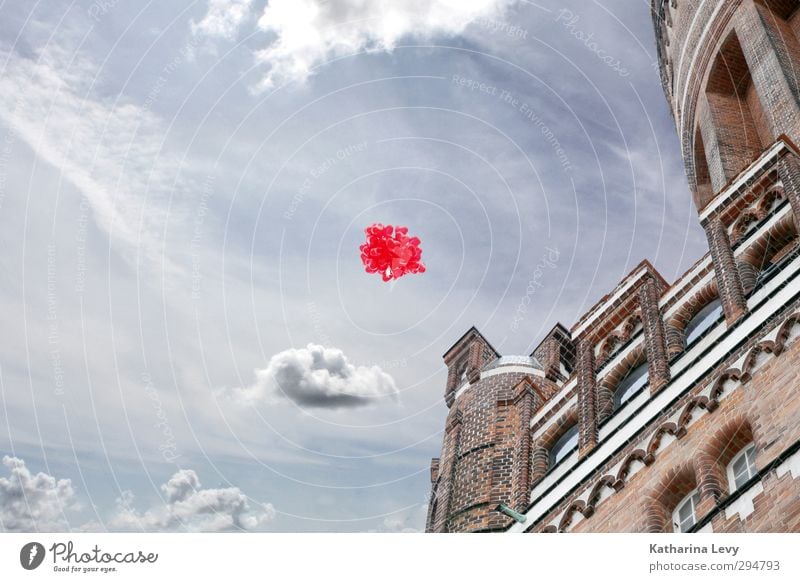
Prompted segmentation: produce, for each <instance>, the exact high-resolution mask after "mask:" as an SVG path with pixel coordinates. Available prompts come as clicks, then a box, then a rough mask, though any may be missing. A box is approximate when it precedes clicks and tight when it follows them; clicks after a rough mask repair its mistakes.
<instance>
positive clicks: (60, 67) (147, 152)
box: [0, 42, 181, 260]
mask: <svg viewBox="0 0 800 582" xmlns="http://www.w3.org/2000/svg"><path fill="white" fill-rule="evenodd" d="M68 44H69V43H64V44H63V45H62V44H58V43H57V42H53V43H49V44H47V45H45V46H44V48H42V49H41V50H39V51H38V53H37V54H35V56H33V57H28V56H22V55H20V54H18V53H16V52H13V51H12V53H11V54H10V55H9V57H8V60H7V61H6V63H5V67H4V68H3V71H2V75H0V121H2V122H4V123H5V124H6V125H7V126H8V127H9V128H10V131H11V132H12V135H14V136H16V137H17V138H19V139H20V141H24V142H25V143H26V144H27V145H28V146H29V147H30V148H31V149H32V150H33V152H34V153H35V154H36V155H37V156H38V157H39V159H41V160H43V161H44V162H46V163H48V164H50V165H52V166H53V167H55V168H57V169H58V170H59V171H60V172H61V175H62V176H63V178H64V179H65V180H66V181H68V182H69V183H71V184H73V185H74V186H75V187H76V188H78V189H79V190H80V191H81V193H82V194H83V195H84V196H85V197H86V200H87V201H88V203H89V204H90V206H91V209H92V214H93V217H94V220H95V222H96V223H97V224H98V226H99V227H100V228H102V229H103V230H104V231H105V232H107V233H108V234H109V236H110V237H112V239H113V240H114V241H115V242H116V243H117V245H116V248H117V250H118V251H121V252H122V254H123V255H124V256H126V257H127V258H129V259H131V260H133V259H135V257H134V252H133V251H135V250H136V249H137V248H138V250H139V251H140V253H141V254H143V255H145V256H147V257H149V258H153V259H160V258H161V253H162V252H163V249H162V245H161V242H160V239H161V233H162V232H163V230H164V224H165V222H166V221H167V220H172V221H174V220H175V219H176V218H178V217H179V216H180V211H179V210H178V209H177V208H175V207H174V206H173V207H172V208H171V209H170V210H169V212H168V211H167V200H168V197H169V195H170V193H171V192H173V191H174V190H176V189H179V188H180V184H181V181H177V186H176V179H175V178H176V174H177V172H178V168H179V165H180V164H179V161H178V159H177V157H175V156H174V155H171V154H170V153H169V152H168V151H167V150H164V149H162V145H163V140H164V127H163V124H162V122H161V120H160V118H158V117H157V116H156V115H154V114H153V113H152V112H151V111H150V109H149V108H150V106H151V105H152V103H154V102H155V101H156V100H157V98H158V93H159V91H160V88H159V86H158V85H156V86H154V89H153V91H152V92H151V94H150V95H148V98H147V99H148V100H147V102H146V103H145V104H144V105H143V106H140V105H135V104H132V103H130V102H128V101H126V100H125V99H124V98H122V97H120V98H119V99H116V100H114V101H112V100H111V99H108V98H102V97H100V96H98V95H96V94H95V93H94V90H93V84H94V83H95V82H97V80H98V77H99V76H100V71H99V70H98V68H97V66H96V65H95V64H94V62H92V61H91V60H90V59H88V58H86V57H85V55H83V54H81V53H80V52H77V51H72V50H70V49H69V48H67V45H68ZM37 195H40V196H43V197H45V198H47V199H48V200H53V201H54V200H55V199H56V195H57V192H56V191H52V192H40V193H37Z"/></svg>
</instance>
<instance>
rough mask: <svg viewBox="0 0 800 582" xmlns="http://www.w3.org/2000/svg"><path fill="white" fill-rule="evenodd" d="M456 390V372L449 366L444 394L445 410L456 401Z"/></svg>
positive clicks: (453, 367)
mask: <svg viewBox="0 0 800 582" xmlns="http://www.w3.org/2000/svg"><path fill="white" fill-rule="evenodd" d="M457 389H458V372H457V370H456V368H455V366H450V368H449V369H448V370H447V387H446V388H445V392H444V402H445V404H447V408H450V407H451V406H453V402H455V400H456V390H457Z"/></svg>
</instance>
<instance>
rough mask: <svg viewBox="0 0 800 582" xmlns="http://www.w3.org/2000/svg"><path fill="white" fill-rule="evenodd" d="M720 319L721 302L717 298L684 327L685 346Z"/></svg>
mask: <svg viewBox="0 0 800 582" xmlns="http://www.w3.org/2000/svg"><path fill="white" fill-rule="evenodd" d="M721 317H722V301H720V300H719V298H717V299H714V301H712V302H711V303H709V304H708V305H706V306H705V307H703V309H701V310H700V311H698V312H697V314H696V315H695V316H694V317H693V318H692V320H691V321H690V322H689V323H688V324H687V325H686V330H685V334H686V345H687V346H689V345H691V344H693V343H694V342H696V341H697V340H698V339H699V338H700V337H701V336H702V335H703V334H704V333H705V332H706V331H707V330H708V329H709V328H710V327H711V326H713V325H714V324H715V323H717V322H718V321H719V320H720V318H721Z"/></svg>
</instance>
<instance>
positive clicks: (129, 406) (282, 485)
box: [0, 0, 706, 531]
mask: <svg viewBox="0 0 800 582" xmlns="http://www.w3.org/2000/svg"><path fill="white" fill-rule="evenodd" d="M0 13H2V17H0V68H2V74H0V222H1V223H2V228H0V240H2V248H3V249H4V252H3V253H2V256H0V294H1V296H2V302H1V303H0V305H2V307H0V313H2V323H3V329H4V333H3V334H2V337H0V343H1V347H0V373H1V375H0V380H1V382H0V400H2V404H3V409H2V419H3V422H2V427H3V430H0V449H2V452H3V454H4V455H6V456H7V457H8V458H7V459H6V460H5V466H4V467H3V468H2V469H0V525H1V526H2V528H3V529H6V530H11V531H14V530H32V529H44V530H48V529H87V530H98V529H99V530H103V529H112V530H117V529H125V530H134V531H136V530H148V531H151V530H152V531H155V530H177V531H183V530H225V529H234V530H235V529H244V530H266V531H354V530H356V531H363V530H370V531H373V530H374V531H402V530H406V529H409V530H412V529H420V528H422V527H423V525H424V514H425V503H426V501H427V495H428V490H429V483H428V464H429V462H430V457H432V456H436V455H437V454H438V452H439V449H440V445H441V430H442V427H443V421H444V417H445V414H446V408H445V406H444V404H443V402H442V394H443V390H444V385H445V376H446V370H445V369H444V367H443V365H442V362H441V354H442V353H444V352H445V351H446V350H447V348H448V347H449V346H450V345H451V344H452V342H454V341H455V340H456V339H458V337H460V336H461V334H463V332H464V331H465V330H466V329H468V328H469V326H471V325H473V324H475V325H477V326H478V327H479V329H480V330H481V331H482V332H483V333H484V334H485V335H486V336H487V337H488V338H489V340H490V341H491V342H493V344H494V345H495V347H497V348H498V349H499V350H500V351H501V352H502V353H504V354H508V355H511V354H527V353H530V352H531V351H532V349H533V348H534V347H535V346H536V344H537V343H538V341H539V340H540V339H541V337H542V336H543V335H544V334H545V333H546V332H547V331H548V330H549V329H550V328H551V327H552V326H553V325H554V324H555V323H556V322H559V321H560V322H562V323H564V324H565V325H567V326H570V325H571V324H572V323H573V322H574V321H575V320H576V319H577V318H578V317H579V316H580V315H581V314H582V313H583V312H584V311H585V310H586V309H587V308H589V307H590V306H591V305H592V304H593V303H594V302H595V301H596V300H597V299H599V298H600V297H601V296H602V295H603V294H604V293H606V292H607V291H609V290H610V289H611V288H613V287H614V285H615V284H616V283H617V282H618V281H619V279H620V278H621V277H623V276H624V275H625V274H626V273H627V272H629V271H630V270H631V269H632V268H633V267H634V266H635V265H636V264H638V263H639V262H640V261H641V260H642V259H644V258H647V259H649V260H650V261H651V262H653V263H654V264H655V266H656V267H657V268H658V269H659V270H660V271H661V273H662V274H663V275H664V276H665V278H666V279H667V280H668V281H672V280H674V279H675V278H676V277H677V276H679V275H680V274H681V273H682V272H683V271H684V270H685V269H687V268H688V267H689V266H690V265H691V264H692V263H693V262H694V261H695V260H696V259H697V258H699V256H700V255H701V254H703V253H704V252H705V250H706V243H705V238H704V235H703V233H702V231H701V229H700V228H699V226H698V225H697V223H696V219H695V212H694V210H693V205H692V201H691V197H690V195H689V194H688V190H687V185H686V180H685V177H684V174H683V166H682V162H681V160H680V151H679V144H678V140H677V137H676V135H675V130H674V128H673V125H672V119H671V117H670V114H669V110H668V107H667V104H666V101H665V99H664V96H663V93H662V91H661V87H660V85H659V82H658V73H657V71H656V68H655V66H654V62H655V44H654V39H653V32H652V24H651V23H650V17H649V2H648V1H646V0H636V1H635V2H631V1H630V0H617V1H612V0H602V1H600V0H598V1H593V2H577V1H573V2H549V1H542V2H537V3H534V2H525V1H522V0H519V1H514V0H473V1H471V2H463V1H462V2H453V1H452V0H437V1H432V2H431V1H428V2H422V1H421V0H420V1H416V0H414V1H409V2H399V1H389V0H381V1H378V2H372V3H363V2H359V1H356V0H336V1H330V2H320V1H319V0H296V1H294V2H288V1H287V0H272V2H270V3H269V4H268V3H267V2H265V1H263V0H252V1H247V0H239V1H234V0H198V1H196V2H172V1H169V2H150V3H141V2H132V1H128V0H119V1H117V2H114V1H113V0H112V1H111V2H94V3H91V2H74V3H68V2H56V1H53V2H47V3H44V2H39V3H26V4H24V5H21V4H19V3H17V4H9V3H5V4H3V5H2V6H0ZM373 222H383V223H388V224H402V225H405V226H408V227H409V229H410V233H411V234H414V235H417V236H419V237H420V238H421V240H422V248H423V256H422V258H423V261H424V262H425V264H426V266H427V272H426V273H424V274H421V275H409V276H407V277H404V278H403V279H401V280H399V281H397V282H396V283H394V284H385V283H383V282H382V281H381V280H380V278H379V277H377V276H375V275H368V274H366V273H364V272H363V267H362V265H361V263H360V260H359V252H358V246H359V244H361V242H363V228H364V227H365V226H367V225H369V224H371V223H373ZM309 345H310V347H309ZM343 394H344V396H346V398H344V397H342V395H343Z"/></svg>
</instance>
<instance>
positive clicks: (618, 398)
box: [614, 359, 650, 412]
mask: <svg viewBox="0 0 800 582" xmlns="http://www.w3.org/2000/svg"><path fill="white" fill-rule="evenodd" d="M639 370H644V373H643V374H642V376H643V377H644V379H645V380H644V383H643V384H642V385H641V386H639V387H637V388H636V389H635V390H631V389H632V388H633V387H634V386H635V385H636V383H637V382H638V381H639V378H641V377H642V376H639V377H637V378H636V379H635V380H633V381H632V382H631V385H630V386H628V387H626V388H624V389H623V388H622V385H623V383H624V382H625V381H626V380H627V379H628V378H630V377H631V376H632V375H633V374H634V372H637V371H639ZM649 383H650V362H648V361H647V360H646V359H645V360H644V361H643V362H641V363H639V364H637V365H636V366H634V367H633V368H631V369H630V370H628V373H627V374H625V376H623V378H622V379H621V380H620V381H619V383H618V384H617V387H616V388H615V389H614V412H616V411H617V410H619V409H621V408H622V407H623V406H625V405H626V404H627V403H628V402H630V400H631V399H632V398H633V397H634V396H636V395H637V394H638V393H639V392H641V391H642V390H644V389H645V388H646V387H647V385H648V384H649ZM622 390H627V391H629V392H628V396H627V398H625V400H622Z"/></svg>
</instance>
